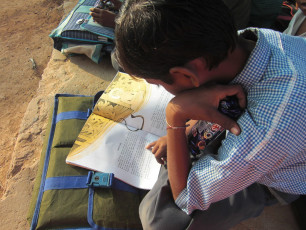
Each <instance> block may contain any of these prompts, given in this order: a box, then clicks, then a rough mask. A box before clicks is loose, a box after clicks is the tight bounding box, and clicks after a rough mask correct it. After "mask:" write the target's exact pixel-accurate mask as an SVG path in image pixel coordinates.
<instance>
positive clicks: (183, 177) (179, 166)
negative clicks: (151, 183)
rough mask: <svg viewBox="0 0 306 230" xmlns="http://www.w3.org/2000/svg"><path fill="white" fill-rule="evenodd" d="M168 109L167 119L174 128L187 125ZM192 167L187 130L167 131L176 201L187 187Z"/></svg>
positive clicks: (171, 175)
mask: <svg viewBox="0 0 306 230" xmlns="http://www.w3.org/2000/svg"><path fill="white" fill-rule="evenodd" d="M176 115H177V113H175V112H174V110H172V109H171V108H170V109H169V107H168V112H166V118H167V121H168V123H169V124H171V126H173V127H182V126H184V125H186V123H185V122H184V120H183V119H181V118H180V117H179V116H176ZM190 166H191V161H190V156H189V150H188V144H187V137H186V129H183V128H180V129H168V130H167V167H168V175H169V181H170V186H171V190H172V195H173V198H174V200H175V199H176V198H177V197H178V196H179V194H180V193H181V192H182V190H183V189H184V188H185V187H186V185H187V179H188V174H189V170H190Z"/></svg>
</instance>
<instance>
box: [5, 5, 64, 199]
mask: <svg viewBox="0 0 306 230" xmlns="http://www.w3.org/2000/svg"><path fill="white" fill-rule="evenodd" d="M62 2H63V0H26V1H20V0H19V1H18V0H1V2H0V20H1V23H0V50H1V56H0V79H1V84H0V120H1V122H0V198H1V197H2V195H3V192H4V190H5V187H6V178H7V172H8V169H9V166H10V163H11V159H12V153H13V149H14V145H15V142H16V138H17V134H18V130H19V127H20V123H21V121H22V118H23V116H24V113H25V111H26V109H27V106H28V103H29V102H30V101H31V99H32V98H33V96H34V95H35V93H36V90H37V88H38V84H39V81H40V79H41V75H42V73H43V70H44V69H45V67H46V65H47V63H48V61H49V59H50V56H51V53H52V50H53V41H52V39H51V38H50V37H49V36H48V35H49V34H50V32H51V31H52V29H54V28H55V27H56V26H57V25H58V23H59V22H60V20H61V18H62V16H63V10H62V7H61V4H62Z"/></svg>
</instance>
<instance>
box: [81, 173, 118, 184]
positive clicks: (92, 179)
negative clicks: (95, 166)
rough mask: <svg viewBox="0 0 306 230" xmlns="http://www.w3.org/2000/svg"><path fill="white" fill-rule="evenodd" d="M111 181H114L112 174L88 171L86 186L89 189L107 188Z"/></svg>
mask: <svg viewBox="0 0 306 230" xmlns="http://www.w3.org/2000/svg"><path fill="white" fill-rule="evenodd" d="M113 179H114V174H113V173H101V172H94V171H89V172H88V176H87V182H86V184H87V186H89V187H104V188H109V187H111V186H112V183H113Z"/></svg>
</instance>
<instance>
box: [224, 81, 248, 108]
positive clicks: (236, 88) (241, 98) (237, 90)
mask: <svg viewBox="0 0 306 230" xmlns="http://www.w3.org/2000/svg"><path fill="white" fill-rule="evenodd" d="M226 96H236V97H237V99H238V102H239V105H240V107H241V108H245V107H246V96H245V93H244V91H243V88H242V87H241V86H240V85H229V86H226Z"/></svg>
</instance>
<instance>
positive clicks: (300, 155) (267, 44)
mask: <svg viewBox="0 0 306 230" xmlns="http://www.w3.org/2000/svg"><path fill="white" fill-rule="evenodd" d="M254 32H255V34H256V35H257V37H258V39H257V43H256V46H255V48H254V50H253V51H252V53H251V55H250V57H249V59H248V62H247V64H246V66H245V67H244V69H243V70H242V72H241V73H240V74H239V75H237V76H236V78H235V79H234V80H233V82H232V84H240V85H242V86H243V88H244V90H245V92H246V93H247V103H248V104H247V108H246V110H245V111H244V113H243V114H242V115H241V117H240V118H239V120H238V124H239V126H240V127H241V129H242V132H241V134H240V135H239V136H235V135H233V134H231V133H228V135H227V137H226V138H225V140H223V142H222V146H221V147H220V148H219V150H218V154H217V155H206V156H203V157H201V158H200V159H199V160H198V161H197V162H196V163H195V165H194V166H193V167H192V168H191V170H190V173H189V177H188V181H187V187H186V188H185V189H184V190H183V191H182V192H181V193H180V195H179V196H178V198H177V199H176V201H175V202H176V204H177V205H178V206H179V207H180V208H181V209H182V210H183V211H185V212H186V213H187V214H191V213H192V212H193V211H194V210H195V209H200V210H206V209H207V208H208V207H209V206H210V204H211V203H214V202H217V201H219V200H222V199H224V198H227V197H229V196H230V195H233V194H235V193H236V192H238V191H240V190H242V189H244V188H246V187H248V186H249V185H251V184H253V183H254V182H258V183H261V184H264V185H266V186H269V187H272V188H274V189H276V190H278V191H282V192H286V193H291V194H306V155H305V145H306V144H305V134H306V126H305V121H306V116H305V114H306V113H305V108H306V103H305V93H306V87H305V86H306V39H305V38H300V37H293V36H288V35H283V34H281V33H278V32H275V31H272V30H267V29H254Z"/></svg>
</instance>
